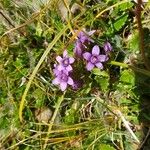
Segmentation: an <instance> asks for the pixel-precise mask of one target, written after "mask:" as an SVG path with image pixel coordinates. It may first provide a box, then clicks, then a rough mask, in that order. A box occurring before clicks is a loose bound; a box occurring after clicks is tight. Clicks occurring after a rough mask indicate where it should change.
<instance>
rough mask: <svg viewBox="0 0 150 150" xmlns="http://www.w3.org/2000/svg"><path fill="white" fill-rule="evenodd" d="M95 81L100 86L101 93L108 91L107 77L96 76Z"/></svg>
mask: <svg viewBox="0 0 150 150" xmlns="http://www.w3.org/2000/svg"><path fill="white" fill-rule="evenodd" d="M95 80H96V81H97V83H98V84H99V85H100V88H101V90H102V91H106V90H107V89H108V86H109V78H108V77H100V76H96V77H95Z"/></svg>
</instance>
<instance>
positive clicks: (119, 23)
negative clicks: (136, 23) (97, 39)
mask: <svg viewBox="0 0 150 150" xmlns="http://www.w3.org/2000/svg"><path fill="white" fill-rule="evenodd" d="M127 18H128V15H127V14H123V15H122V16H120V17H119V18H118V19H117V20H116V21H115V22H114V28H115V30H117V31H119V30H120V29H121V28H122V27H123V26H124V24H125V23H126V21H127Z"/></svg>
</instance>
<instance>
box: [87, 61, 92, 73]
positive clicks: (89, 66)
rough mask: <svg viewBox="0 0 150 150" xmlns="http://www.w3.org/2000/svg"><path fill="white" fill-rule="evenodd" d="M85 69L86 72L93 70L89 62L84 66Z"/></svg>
mask: <svg viewBox="0 0 150 150" xmlns="http://www.w3.org/2000/svg"><path fill="white" fill-rule="evenodd" d="M86 68H87V70H88V71H91V70H92V69H93V68H94V65H93V64H92V63H91V62H88V64H87V65H86Z"/></svg>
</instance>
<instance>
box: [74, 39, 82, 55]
mask: <svg viewBox="0 0 150 150" xmlns="http://www.w3.org/2000/svg"><path fill="white" fill-rule="evenodd" d="M84 49H85V46H84V45H83V44H82V43H81V42H80V40H77V41H76V43H75V48H74V53H75V55H76V56H78V57H81V56H82V53H83V51H84Z"/></svg>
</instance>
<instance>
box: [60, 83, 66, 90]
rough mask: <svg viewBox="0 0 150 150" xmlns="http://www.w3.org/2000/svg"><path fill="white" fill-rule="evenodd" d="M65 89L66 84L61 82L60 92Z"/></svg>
mask: <svg viewBox="0 0 150 150" xmlns="http://www.w3.org/2000/svg"><path fill="white" fill-rule="evenodd" d="M66 88H67V83H66V82H61V83H60V89H61V91H65V90H66Z"/></svg>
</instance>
